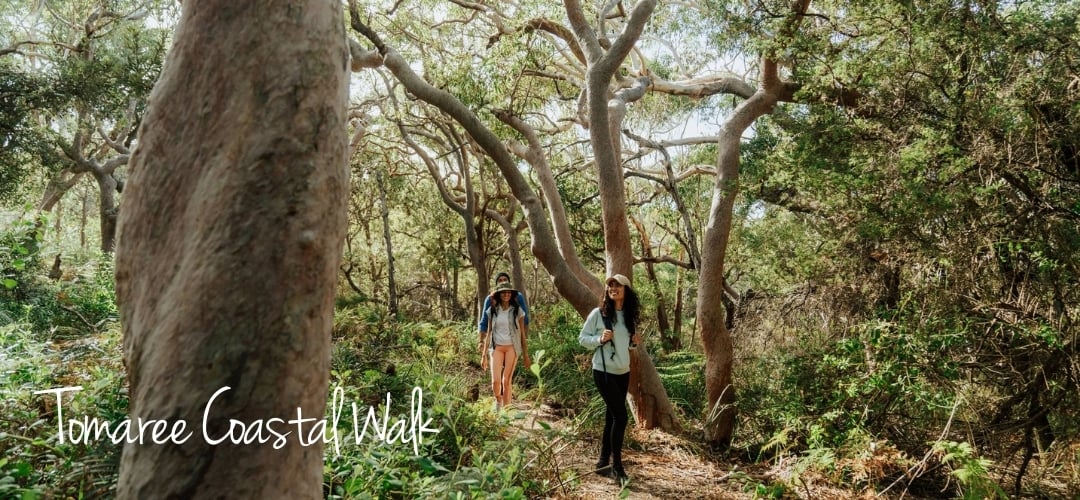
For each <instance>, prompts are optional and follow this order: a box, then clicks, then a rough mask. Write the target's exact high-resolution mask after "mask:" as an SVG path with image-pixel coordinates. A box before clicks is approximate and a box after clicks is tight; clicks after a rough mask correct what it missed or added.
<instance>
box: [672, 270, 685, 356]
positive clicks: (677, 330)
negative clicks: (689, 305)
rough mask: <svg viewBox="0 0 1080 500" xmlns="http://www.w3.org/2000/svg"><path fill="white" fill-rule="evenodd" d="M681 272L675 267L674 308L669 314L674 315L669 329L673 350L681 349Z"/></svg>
mask: <svg viewBox="0 0 1080 500" xmlns="http://www.w3.org/2000/svg"><path fill="white" fill-rule="evenodd" d="M682 282H683V272H682V270H681V269H679V268H678V267H676V268H675V308H674V309H673V310H672V311H671V315H672V316H674V317H675V318H674V320H673V322H672V323H673V325H674V326H673V327H672V331H671V340H672V346H673V350H676V351H677V350H679V349H682V322H683V286H682Z"/></svg>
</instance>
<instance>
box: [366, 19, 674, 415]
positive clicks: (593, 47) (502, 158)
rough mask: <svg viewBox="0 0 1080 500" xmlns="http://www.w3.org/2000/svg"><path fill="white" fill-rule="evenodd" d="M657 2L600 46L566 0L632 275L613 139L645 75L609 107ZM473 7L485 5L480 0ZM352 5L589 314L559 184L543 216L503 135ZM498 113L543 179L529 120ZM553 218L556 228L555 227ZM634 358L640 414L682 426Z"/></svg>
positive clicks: (610, 210) (610, 229)
mask: <svg viewBox="0 0 1080 500" xmlns="http://www.w3.org/2000/svg"><path fill="white" fill-rule="evenodd" d="M654 7H655V2H653V1H648V0H647V1H643V2H639V4H638V6H637V7H635V9H634V13H633V14H632V16H631V19H630V20H629V21H627V23H626V27H625V29H624V32H623V34H622V35H620V37H619V38H618V39H617V40H616V41H615V42H614V44H612V45H611V48H610V49H608V50H607V51H605V50H604V49H602V48H601V45H600V44H601V42H600V40H599V39H598V38H597V37H596V35H595V34H593V32H592V30H591V28H589V27H588V25H587V22H586V21H585V20H584V14H583V12H582V10H581V7H580V5H578V4H577V3H576V2H567V5H566V8H567V11H568V12H569V13H570V16H571V22H572V24H573V26H574V31H575V35H576V36H577V38H578V40H579V41H578V42H575V45H576V46H578V47H580V46H585V47H586V49H585V55H586V56H587V57H588V61H587V62H588V63H589V67H590V69H589V71H590V73H589V74H588V77H587V79H586V80H587V81H588V82H590V83H589V87H588V91H587V93H586V94H585V95H586V99H587V100H588V102H589V103H590V105H589V112H588V120H589V122H590V136H591V141H590V142H591V143H592V147H593V150H594V152H596V154H597V164H598V165H599V167H598V170H599V171H598V179H600V181H599V182H600V186H601V200H602V204H603V206H604V211H603V214H604V215H603V219H604V240H605V249H606V254H607V259H606V260H607V264H608V269H607V272H609V273H616V272H617V273H622V274H627V275H632V270H631V265H632V263H633V254H632V248H631V242H630V233H629V226H628V223H627V219H626V216H625V212H623V207H624V206H625V202H624V195H623V186H622V170H621V166H620V165H621V163H620V162H619V152H618V150H617V148H616V146H617V144H618V138H619V130H620V128H619V125H620V124H621V122H622V120H621V116H622V114H623V113H624V110H625V105H626V103H627V102H630V101H633V100H635V99H637V98H640V96H641V95H642V93H643V92H644V89H645V84H646V83H647V80H644V79H642V80H638V81H637V82H636V84H635V85H633V86H632V87H630V88H629V89H628V90H627V91H624V92H619V93H618V94H617V96H616V98H615V99H614V100H613V104H612V107H611V110H610V111H609V105H608V97H607V93H608V88H609V85H610V83H611V82H610V80H611V78H612V76H613V75H614V73H615V71H616V70H617V69H618V68H619V66H620V65H621V64H622V61H623V59H625V58H626V55H627V53H628V52H629V51H630V49H631V48H632V47H633V45H634V43H635V41H636V39H637V37H638V36H639V35H640V33H641V30H642V29H643V28H644V24H645V21H647V20H648V18H649V15H650V13H651V11H652V9H653V8H654ZM469 8H474V9H479V10H484V9H483V8H482V7H479V6H470V7H469ZM350 11H351V16H352V26H353V28H354V29H355V30H357V31H358V32H359V33H361V34H362V35H363V36H364V37H366V38H367V39H368V40H369V41H371V43H373V44H374V45H375V48H376V50H377V51H378V55H379V56H380V57H381V58H382V61H383V64H384V65H385V66H386V67H387V68H388V69H389V70H390V71H391V72H392V73H393V74H394V76H395V77H396V78H397V79H398V80H399V81H400V82H401V83H402V84H403V85H404V86H405V88H406V89H407V90H408V91H409V92H411V93H412V94H413V95H415V96H417V97H418V98H419V99H421V100H423V101H425V102H427V103H428V104H431V105H433V106H435V107H437V108H439V109H440V110H442V112H444V113H446V114H448V115H449V116H451V117H452V118H453V119H454V120H456V121H457V122H458V123H460V124H461V126H462V127H463V128H465V130H466V131H467V132H468V133H469V134H470V136H472V138H473V139H474V140H475V141H476V143H477V144H478V145H479V146H480V147H481V148H483V150H484V151H485V152H486V153H487V154H488V155H489V156H490V157H491V158H492V160H493V161H494V162H495V164H496V165H497V166H498V168H499V171H500V172H501V173H502V175H503V177H504V178H505V180H506V182H507V183H508V185H509V187H510V189H511V192H512V193H513V194H514V197H515V198H516V199H517V201H518V202H519V203H520V204H521V207H522V209H523V211H524V212H525V215H526V220H527V221H528V224H529V228H530V230H531V231H532V251H533V255H535V256H536V257H537V259H538V260H539V261H540V262H541V264H542V265H543V266H544V267H545V269H546V270H547V271H548V273H549V274H550V275H551V276H552V278H553V279H554V281H555V285H556V287H557V288H558V290H559V292H560V294H561V295H562V296H563V297H564V298H565V299H567V301H568V302H569V303H570V304H571V305H573V306H574V308H575V309H576V310H577V311H578V312H579V314H581V315H582V317H584V316H585V315H586V314H588V312H589V311H591V310H592V308H593V307H595V304H596V301H597V297H598V296H599V295H600V293H602V286H601V285H600V283H599V281H598V280H597V279H596V278H595V277H594V276H592V275H591V274H590V273H588V271H587V270H585V269H584V267H583V266H582V265H581V263H580V260H579V259H578V257H577V255H576V251H575V250H574V246H573V244H572V242H569V241H566V236H568V235H569V230H568V229H566V228H565V217H564V216H563V215H562V214H564V212H563V211H562V210H561V200H559V199H558V197H557V196H556V195H555V192H554V190H553V189H550V183H547V182H543V181H542V185H544V186H545V195H544V200H545V201H547V202H548V203H549V214H550V218H548V217H545V216H544V213H543V210H542V207H541V205H540V200H539V198H538V197H537V196H536V194H535V192H534V191H533V189H532V187H531V186H530V185H529V183H528V182H527V180H526V179H525V177H524V176H523V175H522V173H521V171H520V170H519V169H518V166H517V162H516V161H515V160H514V158H513V157H512V156H511V151H510V150H509V148H508V147H507V146H506V145H505V143H504V142H503V140H502V139H500V138H499V137H498V136H497V135H496V134H495V133H494V132H493V131H492V130H491V129H490V128H489V127H487V126H486V125H485V124H483V123H482V122H481V120H480V119H479V118H478V117H477V115H476V114H475V113H474V112H473V111H472V110H471V109H469V108H468V107H467V106H466V105H465V104H464V103H463V102H462V101H461V100H460V99H458V98H457V97H456V96H454V95H453V94H451V93H449V92H446V91H444V90H442V89H438V88H436V87H434V86H433V85H431V84H430V83H429V82H427V81H426V80H424V79H423V78H422V77H420V76H419V75H417V74H416V73H415V72H414V71H413V70H412V68H410V67H409V65H408V63H407V62H406V61H405V60H404V59H403V58H402V57H401V56H400V55H399V54H397V53H396V52H394V50H393V49H392V48H391V47H389V46H388V45H386V44H385V43H384V42H383V40H382V38H381V37H380V36H379V35H378V34H377V33H376V32H375V31H374V30H373V29H372V28H371V27H369V26H368V25H366V24H365V23H364V22H363V21H361V19H360V14H359V10H358V8H357V7H356V5H355V2H351V3H350ZM546 26H548V28H549V29H551V26H553V24H552V23H547V24H546ZM560 33H561V34H562V35H564V36H565V35H566V34H568V33H569V30H566V29H565V28H562V29H561V31H560ZM582 40H584V41H582ZM569 41H572V40H569ZM609 115H610V116H609ZM496 117H497V118H499V119H500V120H502V121H503V122H506V123H507V124H509V125H510V126H512V127H514V128H516V129H517V130H519V131H521V132H523V135H525V137H526V138H527V142H528V143H530V144H531V147H529V146H523V147H520V148H518V150H519V151H521V152H523V153H525V158H524V159H525V160H526V161H528V162H529V164H530V165H531V166H532V167H533V168H534V169H536V170H537V171H539V172H541V174H540V177H541V179H546V178H547V177H548V176H547V175H546V174H545V173H544V171H545V169H546V168H547V163H546V160H545V159H544V157H543V154H541V153H540V152H539V151H538V150H537V149H538V148H537V147H536V146H537V145H538V141H536V140H535V138H531V139H530V137H531V135H530V129H531V126H529V125H528V124H527V123H526V122H525V121H524V120H521V119H520V118H517V117H514V116H512V115H511V114H510V113H508V112H503V111H500V112H498V113H496ZM609 124H610V126H609ZM529 153H532V154H529ZM553 207H554V208H553ZM553 226H554V228H557V229H553ZM635 358H636V362H635V363H633V364H632V366H631V395H630V400H631V403H632V406H633V408H634V415H635V417H636V419H637V421H638V422H639V424H641V425H643V426H645V427H646V428H652V427H655V426H659V427H662V428H664V429H667V430H675V429H677V428H678V427H679V424H678V420H677V418H676V416H675V412H674V409H673V407H672V405H671V402H670V400H669V399H668V397H667V393H666V392H665V391H664V388H663V385H662V384H661V383H660V379H659V375H658V374H657V372H656V369H655V367H654V366H653V364H652V360H651V358H650V357H649V355H648V354H647V353H638V354H637V356H635Z"/></svg>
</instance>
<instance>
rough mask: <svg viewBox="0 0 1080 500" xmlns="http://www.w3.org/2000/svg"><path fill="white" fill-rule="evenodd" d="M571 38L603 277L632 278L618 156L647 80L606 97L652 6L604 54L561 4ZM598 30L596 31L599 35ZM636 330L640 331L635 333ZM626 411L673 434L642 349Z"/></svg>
mask: <svg viewBox="0 0 1080 500" xmlns="http://www.w3.org/2000/svg"><path fill="white" fill-rule="evenodd" d="M564 5H565V7H566V12H567V16H568V18H569V20H570V25H571V27H572V28H573V31H574V36H575V38H577V40H578V43H579V44H581V45H582V47H583V48H584V50H585V54H586V56H587V58H588V70H587V71H586V77H585V85H586V96H587V100H588V110H589V141H590V142H591V143H592V151H593V155H594V157H595V160H596V166H597V185H598V190H599V193H600V208H601V218H602V219H603V227H604V252H605V257H606V259H605V260H606V261H607V270H606V271H607V275H611V274H615V273H619V274H624V275H626V276H627V277H629V278H631V280H632V279H633V265H634V253H633V247H632V246H631V244H630V226H629V223H628V221H627V218H626V192H625V191H626V182H625V179H624V177H623V165H622V157H621V156H622V155H621V147H620V146H621V143H620V137H621V133H620V130H621V126H622V120H623V116H624V115H625V114H626V105H627V103H630V102H633V101H636V100H638V99H640V98H641V97H642V96H644V95H645V90H646V87H647V86H648V83H649V80H648V79H645V78H642V79H639V80H637V81H636V82H635V83H634V85H633V86H631V87H630V88H627V89H623V90H619V91H618V92H615V93H614V95H612V94H611V90H610V87H611V80H612V77H613V76H614V75H615V72H616V71H617V70H618V69H619V66H620V65H621V64H622V62H623V61H624V60H625V59H626V57H627V55H628V54H629V52H630V49H631V48H632V47H633V45H634V43H635V42H636V41H637V39H638V37H639V36H641V32H642V30H643V29H644V26H645V22H646V21H647V20H648V18H649V17H650V16H651V15H652V11H653V9H654V8H655V7H656V2H655V1H650V0H643V1H641V2H638V3H637V4H636V5H635V6H634V8H633V12H632V13H631V15H630V18H629V20H627V23H626V29H625V30H624V31H623V32H622V33H620V34H619V37H618V38H617V39H616V40H615V42H613V43H612V44H611V45H610V49H607V50H606V51H605V50H604V49H603V48H602V45H601V44H600V42H599V39H598V38H597V35H596V32H595V31H594V30H593V29H592V27H591V26H589V24H588V23H587V22H586V20H585V16H584V13H583V11H582V8H581V5H580V4H579V3H578V2H577V0H566V1H564ZM602 29H603V28H602V27H601V30H602ZM639 331H640V330H639ZM627 397H628V399H629V400H630V409H631V411H633V412H634V419H635V421H637V423H638V425H639V426H642V427H644V428H646V429H652V428H654V427H656V426H659V427H660V428H662V429H664V430H666V431H669V432H672V431H676V430H678V429H679V424H678V419H677V418H676V416H675V408H674V406H673V405H672V404H671V400H670V399H668V395H667V391H666V390H664V385H663V384H662V383H661V382H660V374H659V373H657V371H656V367H655V366H654V365H653V363H652V358H650V357H649V353H648V351H646V350H645V349H644V348H642V349H639V350H637V351H636V354H635V355H634V356H632V357H631V358H630V391H629V394H628V395H627Z"/></svg>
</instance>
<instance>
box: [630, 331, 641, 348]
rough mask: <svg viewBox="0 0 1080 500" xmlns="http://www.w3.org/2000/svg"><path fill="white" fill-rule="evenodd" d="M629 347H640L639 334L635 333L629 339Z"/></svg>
mask: <svg viewBox="0 0 1080 500" xmlns="http://www.w3.org/2000/svg"><path fill="white" fill-rule="evenodd" d="M630 345H641V334H640V333H635V334H634V335H632V336H631V337H630Z"/></svg>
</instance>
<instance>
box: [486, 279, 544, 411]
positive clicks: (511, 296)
mask: <svg viewBox="0 0 1080 500" xmlns="http://www.w3.org/2000/svg"><path fill="white" fill-rule="evenodd" d="M517 297H518V292H517V290H514V288H513V287H512V286H510V283H499V284H498V285H497V286H496V287H495V291H494V292H492V293H491V297H490V298H491V306H490V308H489V309H488V310H487V311H485V312H484V314H485V315H487V316H488V321H487V324H486V325H485V326H486V327H487V329H486V330H484V329H482V330H480V359H481V361H480V366H481V368H483V369H485V370H486V369H487V367H488V362H489V360H490V363H491V390H492V392H493V393H494V394H495V411H499V410H500V409H502V408H505V407H506V406H508V405H509V404H510V401H511V399H512V396H513V390H512V387H511V381H512V380H513V376H514V367H515V366H516V365H517V360H518V357H519V356H523V357H524V361H525V368H529V367H530V366H531V365H532V360H531V359H529V344H528V342H527V341H526V339H525V313H524V312H523V311H522V310H521V306H520V305H519V304H518V302H517Z"/></svg>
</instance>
